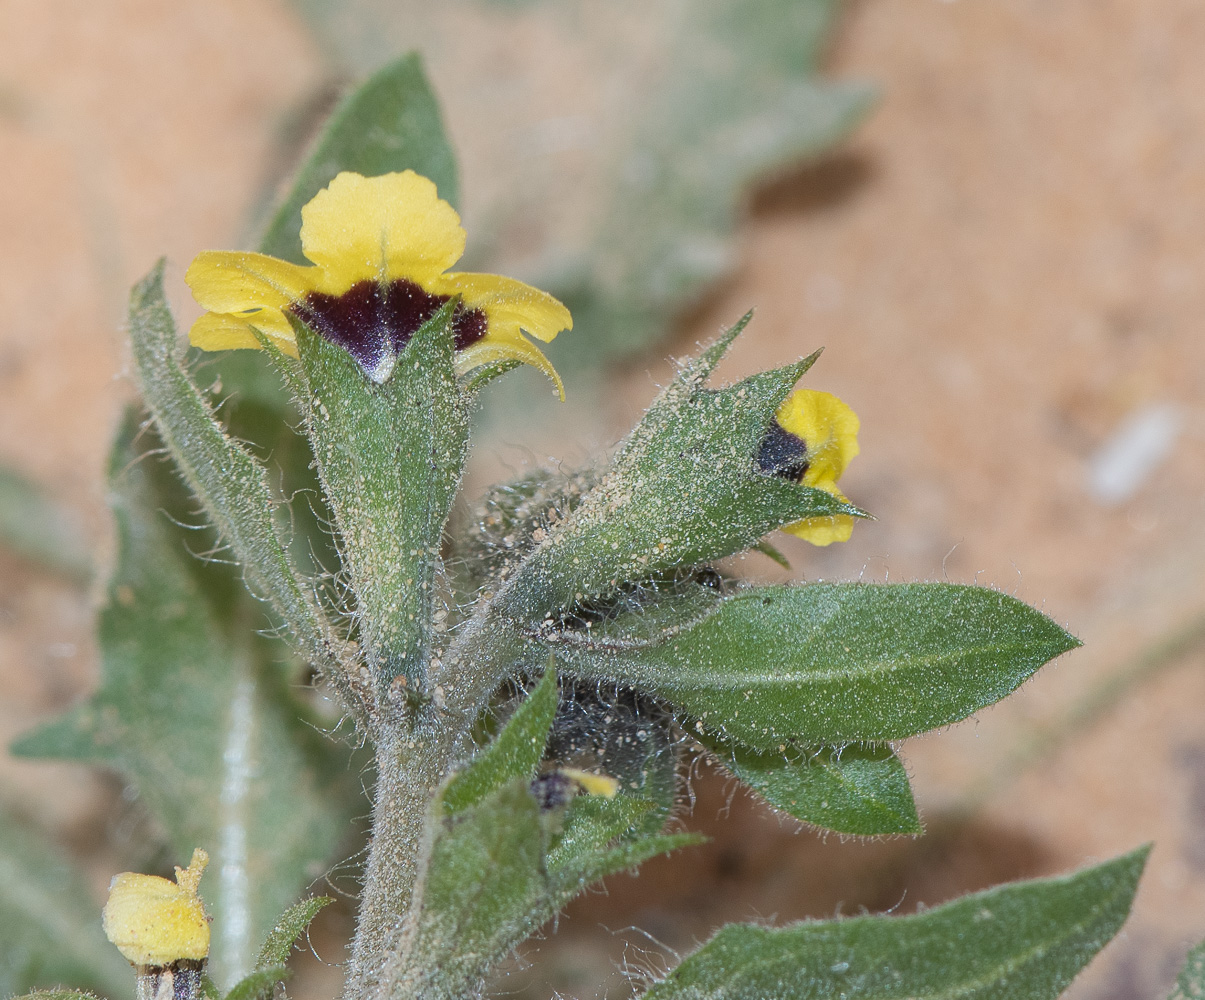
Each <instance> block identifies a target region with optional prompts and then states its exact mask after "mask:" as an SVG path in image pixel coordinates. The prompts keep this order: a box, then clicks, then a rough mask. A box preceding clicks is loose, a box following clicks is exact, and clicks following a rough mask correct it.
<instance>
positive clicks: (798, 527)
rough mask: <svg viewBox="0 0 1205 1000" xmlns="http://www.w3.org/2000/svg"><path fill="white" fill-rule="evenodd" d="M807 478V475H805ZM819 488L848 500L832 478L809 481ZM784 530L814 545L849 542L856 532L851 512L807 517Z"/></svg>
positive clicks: (788, 525)
mask: <svg viewBox="0 0 1205 1000" xmlns="http://www.w3.org/2000/svg"><path fill="white" fill-rule="evenodd" d="M805 478H806V477H805ZM807 485H808V486H814V487H815V488H816V489H818V490H824V492H825V493H831V494H832V495H833V496H835V497H836V498H837V499H838V500H842V501H844V500H846V499H847V498H846V496H845V494H844V493H842V492H841V491H840V490H839V489H837V484H836V483H834V482H832V481H831V480H830V481H828V482H821V483H808V484H807ZM782 530H783V531H785V532H787V533H788V534H791V535H794V536H795V537H796V538H802V539H803V540H804V541H805V542H811V543H812V544H813V545H821V546H823V545H832V544H833V542H848V541H849V539H850V536H851V535H852V534H853V533H854V519H853V518H852V517H851V516H850V515H849V514H832V515H830V516H828V517H805V518H804V519H803V520H802V521H796V522H795V523H794V524H787V525H784V526H783V529H782Z"/></svg>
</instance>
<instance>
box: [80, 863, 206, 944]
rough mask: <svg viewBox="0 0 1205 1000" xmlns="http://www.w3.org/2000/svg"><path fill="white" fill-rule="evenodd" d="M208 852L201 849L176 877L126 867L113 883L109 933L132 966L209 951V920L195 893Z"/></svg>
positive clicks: (107, 916)
mask: <svg viewBox="0 0 1205 1000" xmlns="http://www.w3.org/2000/svg"><path fill="white" fill-rule="evenodd" d="M207 864H209V855H208V854H207V853H206V852H205V851H203V850H201V848H199V847H198V848H197V849H196V850H195V851H193V853H192V861H191V862H190V863H189V866H188V867H187V868H176V881H175V882H172V881H170V880H168V879H165V878H160V877H159V876H158V875H139V874H137V873H135V872H122V873H121V874H120V875H115V876H113V881H112V882H111V883H110V884H109V901H108V902H107V903H106V904H105V909H104V913H103V914H102V917H101V920H102V922H103V924H104V928H105V934H106V935H107V936H108V938H109V940H110V941H112V942H113V943H114V944H115V945H116V946H117V950H118V951H120V952H121V953H122V955H124V956H125V957H126V959H127V960H128V961H130V962H132V963H133V964H134V965H151V966H160V965H169V964H171V963H172V962H177V961H180V960H181V959H190V960H193V961H200V960H201V959H204V958H207V957H208V956H209V921H208V920H207V919H206V918H205V906H204V904H203V903H202V902H201V897H200V896H198V895H197V886H198V884H199V883H200V881H201V873H202V872H203V871H204V870H205V866H206V865H207Z"/></svg>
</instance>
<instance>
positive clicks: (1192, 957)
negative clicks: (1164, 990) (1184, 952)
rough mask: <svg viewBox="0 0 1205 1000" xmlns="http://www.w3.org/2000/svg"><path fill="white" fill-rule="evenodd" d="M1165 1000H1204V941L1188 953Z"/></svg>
mask: <svg viewBox="0 0 1205 1000" xmlns="http://www.w3.org/2000/svg"><path fill="white" fill-rule="evenodd" d="M1167 1000H1205V941H1202V942H1201V943H1200V944H1198V945H1197V946H1196V947H1195V948H1193V949H1192V950H1190V951H1189V953H1188V957H1187V958H1185V959H1184V966H1183V968H1181V969H1180V975H1179V976H1177V977H1176V988H1175V989H1174V990H1172V992H1171V994H1170V995H1169V996H1168V998H1167Z"/></svg>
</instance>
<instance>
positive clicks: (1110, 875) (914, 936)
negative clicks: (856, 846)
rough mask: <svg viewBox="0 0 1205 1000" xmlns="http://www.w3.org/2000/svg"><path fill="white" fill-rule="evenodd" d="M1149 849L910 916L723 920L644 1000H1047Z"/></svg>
mask: <svg viewBox="0 0 1205 1000" xmlns="http://www.w3.org/2000/svg"><path fill="white" fill-rule="evenodd" d="M1148 850H1149V849H1148V848H1145V847H1144V848H1141V849H1139V850H1137V851H1134V852H1132V853H1130V854H1125V855H1122V856H1121V857H1120V858H1116V859H1115V860H1113V861H1109V862H1106V863H1105V864H1103V865H1098V866H1097V867H1095V868H1089V869H1087V870H1085V871H1082V872H1078V873H1076V874H1074V875H1070V876H1066V877H1063V878H1054V879H1039V880H1035V881H1032V882H1020V883H1017V884H1015V885H1008V886H1002V887H1000V888H996V889H990V890H988V891H987V892H981V893H976V894H975V895H972V896H964V897H963V898H961V899H958V900H956V901H954V902H952V903H947V904H946V905H944V906H939V907H936V908H935V909H932V910H929V911H927V912H925V913H920V914H917V915H915V916H908V917H855V918H852V919H848V920H829V921H816V922H808V923H800V924H794V925H792V926H789V927H781V928H767V927H755V926H752V925H748V924H731V925H729V926H727V927H725V928H723V929H722V930H721V931H720V932H719V933H718V934H716V935H715V937H713V938H712V939H711V940H710V941H709V942H708V943H707V944H705V945H704V946H703V947H702V948H700V949H699V950H698V951H696V952H695V953H694V954H692V955H690V956H688V957H687V958H686V959H685V960H683V962H682V963H681V964H680V965H679V966H678V967H677V968H675V969H674V970H673V971H672V972H670V973H669V975H668V976H666V977H665V979H663V980H662V981H661V982H658V983H656V984H655V985H653V986H652V987H651V988H650V989H649V990H647V991H646V992H645V993H644V998H645V1000H765V998H767V997H773V998H774V1000H805V998H807V1000H811V998H814V997H842V998H844V1000H907V998H913V997H933V998H937V997H943V998H944V997H950V998H953V997H958V998H960V1000H1054V998H1055V997H1057V996H1058V995H1059V994H1060V993H1062V991H1063V989H1064V988H1065V987H1066V986H1067V985H1068V984H1069V983H1070V982H1071V980H1072V979H1073V978H1074V977H1075V975H1076V974H1077V973H1078V972H1079V971H1080V969H1082V968H1083V967H1084V966H1085V965H1087V964H1088V962H1089V960H1090V959H1091V958H1092V956H1093V955H1095V954H1096V953H1097V952H1098V951H1100V949H1101V948H1103V947H1104V946H1105V945H1106V944H1107V943H1108V941H1109V939H1110V938H1112V937H1113V935H1114V934H1116V933H1117V931H1118V929H1119V928H1120V927H1121V925H1122V923H1124V922H1125V919H1126V916H1127V915H1128V914H1129V912H1130V904H1131V902H1132V901H1133V898H1134V892H1135V890H1136V888H1137V885H1138V877H1139V875H1141V874H1142V868H1143V865H1144V864H1145V862H1146V856H1147V853H1148Z"/></svg>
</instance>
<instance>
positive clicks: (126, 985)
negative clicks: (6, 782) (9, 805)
mask: <svg viewBox="0 0 1205 1000" xmlns="http://www.w3.org/2000/svg"><path fill="white" fill-rule="evenodd" d="M65 854H66V852H65V851H63V850H61V849H56V847H55V846H54V845H53V844H52V843H51V842H49V841H48V839H47V838H46V837H45V836H44V835H43V834H40V833H37V832H35V831H34V830H33V829H32V828H30V827H28V826H26V825H25V824H23V823H21V822H19V821H18V820H17V818H16V817H15V816H12V815H11V814H9V813H8V812H7V811H2V812H0V942H3V944H0V996H2V997H8V996H12V995H13V994H15V993H20V992H22V991H24V990H29V989H32V988H33V987H36V986H45V985H47V984H50V983H63V984H68V985H71V986H78V987H84V988H87V989H93V990H97V991H99V992H101V993H106V994H108V995H109V996H113V997H121V996H127V995H129V993H130V991H131V990H132V988H133V985H134V983H133V974H132V973H131V971H130V967H129V964H128V963H127V962H126V961H125V960H124V959H123V958H122V957H121V955H120V954H119V953H118V951H117V949H116V948H114V947H113V946H112V945H111V944H110V943H109V942H108V941H107V940H106V939H105V936H104V934H103V933H102V932H101V929H100V904H99V903H98V902H97V901H96V900H95V899H93V898H92V894H91V893H90V892H89V891H88V886H87V884H86V882H85V880H84V877H83V875H82V874H81V873H80V872H78V871H77V870H76V869H75V868H74V867H73V866H72V865H70V864H69V863H68V862H67V861H66V860H64V858H65ZM32 995H33V996H38V997H43V998H50V997H54V998H55V1000H79V994H76V993H73V992H70V991H66V990H54V991H49V992H45V993H37V994H32Z"/></svg>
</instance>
